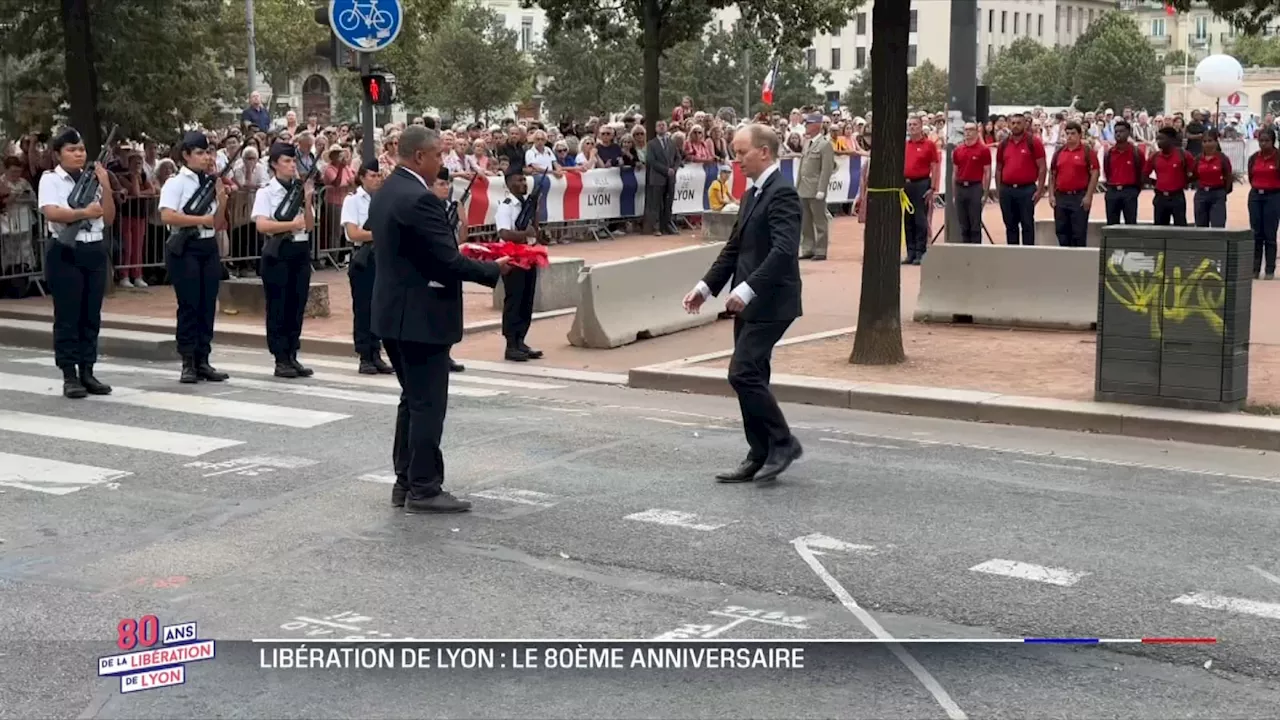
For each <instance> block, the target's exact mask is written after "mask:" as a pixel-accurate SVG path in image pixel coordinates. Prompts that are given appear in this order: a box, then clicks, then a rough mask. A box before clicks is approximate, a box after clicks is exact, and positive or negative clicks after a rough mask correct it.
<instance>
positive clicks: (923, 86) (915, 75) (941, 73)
mask: <svg viewBox="0 0 1280 720" xmlns="http://www.w3.org/2000/svg"><path fill="white" fill-rule="evenodd" d="M950 95H951V93H950V92H949V87H948V79H947V71H946V70H943V69H942V68H940V67H938V66H937V65H934V64H933V62H932V61H929V60H925V61H924V62H923V63H921V64H920V65H918V66H917V67H916V69H915V70H912V71H911V75H910V76H908V77H907V107H909V108H911V109H912V110H928V111H938V110H942V109H943V108H944V107H946V105H947V98H948V97H950Z"/></svg>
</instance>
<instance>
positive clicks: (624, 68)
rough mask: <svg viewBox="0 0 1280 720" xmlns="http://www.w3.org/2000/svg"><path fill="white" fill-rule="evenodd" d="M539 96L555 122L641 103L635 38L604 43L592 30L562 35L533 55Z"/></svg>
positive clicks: (610, 38) (580, 118) (621, 38)
mask: <svg viewBox="0 0 1280 720" xmlns="http://www.w3.org/2000/svg"><path fill="white" fill-rule="evenodd" d="M534 62H535V66H536V68H537V74H538V76H539V77H540V78H542V82H541V87H540V88H539V92H540V93H541V94H542V96H543V98H544V103H545V106H546V109H547V112H548V114H549V115H550V117H551V118H552V119H553V120H567V119H571V118H572V119H579V120H582V119H586V118H588V117H591V116H593V115H596V116H599V115H604V114H606V113H609V112H616V111H619V110H622V109H624V108H626V107H629V106H631V105H633V104H637V103H638V102H639V100H640V78H639V77H638V76H637V75H636V71H635V69H636V68H637V67H638V66H639V65H640V48H639V46H638V45H637V44H636V42H635V40H634V38H631V37H617V36H611V37H601V36H600V35H599V34H598V33H596V32H594V31H592V30H591V29H590V28H584V29H582V30H581V31H580V32H576V33H569V34H565V33H561V34H557V35H554V36H551V37H549V38H548V41H547V42H546V43H545V44H544V45H542V46H541V47H539V48H538V50H537V52H536V53H535V60H534Z"/></svg>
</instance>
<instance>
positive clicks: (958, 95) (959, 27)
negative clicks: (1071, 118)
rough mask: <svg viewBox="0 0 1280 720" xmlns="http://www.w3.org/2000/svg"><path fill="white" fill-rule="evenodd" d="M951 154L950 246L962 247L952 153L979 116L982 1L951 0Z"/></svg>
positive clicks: (947, 189)
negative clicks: (966, 125)
mask: <svg viewBox="0 0 1280 720" xmlns="http://www.w3.org/2000/svg"><path fill="white" fill-rule="evenodd" d="M948 69H949V74H948V88H947V89H948V94H949V95H950V99H949V100H950V101H949V102H948V103H947V140H946V142H947V153H946V158H945V162H946V163H947V167H946V185H945V186H943V189H942V191H943V192H944V193H946V197H947V209H946V220H945V222H946V228H947V242H948V243H959V242H962V241H963V239H962V238H961V237H960V222H959V220H958V217H959V216H958V215H957V213H956V194H955V192H954V191H953V180H954V178H953V177H952V173H953V172H954V165H953V164H952V162H951V151H952V150H953V149H955V146H956V145H958V144H960V143H961V142H963V139H964V124H965V123H966V122H970V121H975V122H976V121H977V117H976V116H977V114H978V0H951V51H950V58H949V62H948Z"/></svg>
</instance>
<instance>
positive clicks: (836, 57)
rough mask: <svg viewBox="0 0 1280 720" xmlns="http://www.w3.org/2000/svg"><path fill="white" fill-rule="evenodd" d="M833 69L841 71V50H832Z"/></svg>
mask: <svg viewBox="0 0 1280 720" xmlns="http://www.w3.org/2000/svg"><path fill="white" fill-rule="evenodd" d="M831 69H832V70H839V69H840V48H831Z"/></svg>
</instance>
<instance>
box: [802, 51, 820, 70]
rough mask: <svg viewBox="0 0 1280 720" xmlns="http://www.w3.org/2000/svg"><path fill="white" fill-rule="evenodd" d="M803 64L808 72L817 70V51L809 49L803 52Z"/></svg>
mask: <svg viewBox="0 0 1280 720" xmlns="http://www.w3.org/2000/svg"><path fill="white" fill-rule="evenodd" d="M804 64H805V67H807V68H808V69H810V70H816V69H817V66H818V51H817V50H816V49H814V48H809V49H808V50H805V51H804Z"/></svg>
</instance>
